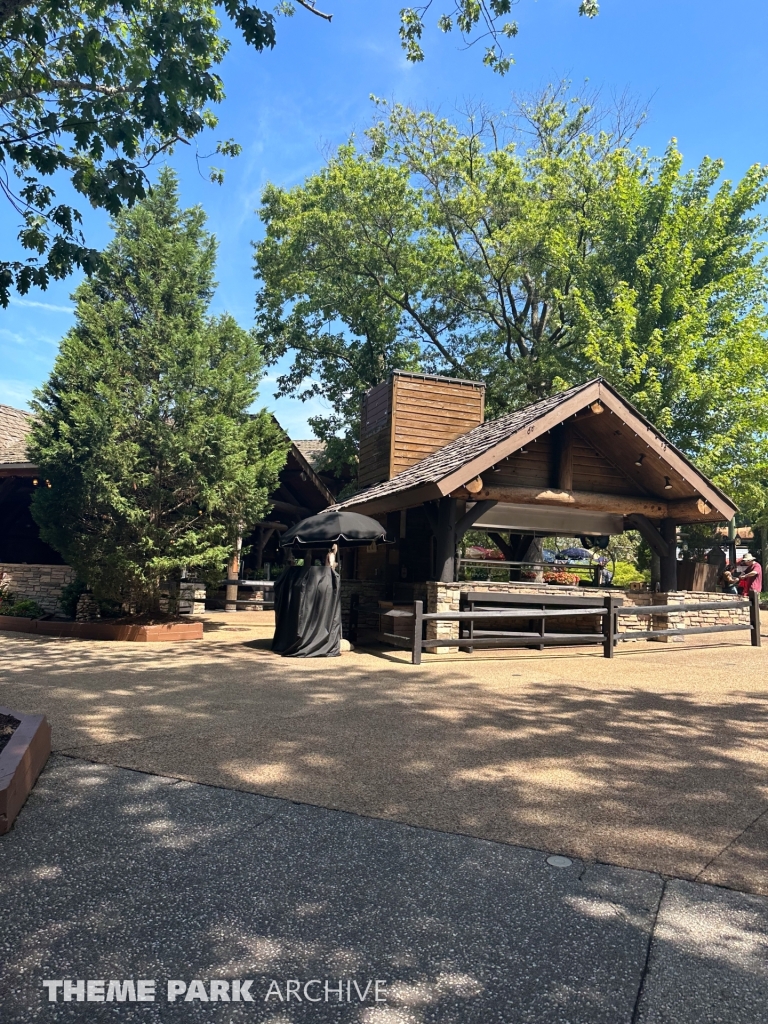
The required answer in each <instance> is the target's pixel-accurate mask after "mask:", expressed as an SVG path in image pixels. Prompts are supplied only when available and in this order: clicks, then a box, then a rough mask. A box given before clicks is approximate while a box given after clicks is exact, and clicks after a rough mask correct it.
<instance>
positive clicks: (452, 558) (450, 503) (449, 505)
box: [435, 498, 456, 583]
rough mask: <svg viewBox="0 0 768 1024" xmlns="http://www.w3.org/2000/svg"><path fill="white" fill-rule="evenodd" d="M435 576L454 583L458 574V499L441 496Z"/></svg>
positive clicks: (443, 581) (438, 511)
mask: <svg viewBox="0 0 768 1024" xmlns="http://www.w3.org/2000/svg"><path fill="white" fill-rule="evenodd" d="M436 540H437V545H436V553H435V577H436V578H437V580H438V582H440V583H453V581H454V577H455V575H456V499H455V498H441V499H440V504H439V505H438V509H437V532H436Z"/></svg>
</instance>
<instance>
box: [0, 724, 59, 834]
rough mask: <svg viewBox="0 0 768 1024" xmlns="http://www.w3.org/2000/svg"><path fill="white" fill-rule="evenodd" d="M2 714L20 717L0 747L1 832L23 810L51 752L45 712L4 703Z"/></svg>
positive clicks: (2, 832)
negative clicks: (32, 712)
mask: <svg viewBox="0 0 768 1024" xmlns="http://www.w3.org/2000/svg"><path fill="white" fill-rule="evenodd" d="M0 715H10V716H11V717H12V718H16V719H18V720H19V725H18V726H17V728H16V730H15V732H14V733H13V735H12V736H11V738H10V740H9V741H8V742H7V743H6V745H5V747H4V748H3V750H1V751H0V835H3V834H4V833H5V832H7V831H8V830H9V829H10V827H11V825H13V822H14V820H15V818H16V815H17V814H18V813H19V811H20V810H21V808H22V806H23V804H24V801H25V800H26V799H27V797H28V796H29V793H30V790H31V789H32V787H33V786H34V784H35V782H36V781H37V777H38V775H39V774H40V772H41V771H42V770H43V768H44V767H45V762H46V761H47V760H48V755H49V754H50V752H51V727H50V725H48V722H47V721H46V718H45V715H23V714H21V712H19V711H12V710H11V709H10V708H2V707H0Z"/></svg>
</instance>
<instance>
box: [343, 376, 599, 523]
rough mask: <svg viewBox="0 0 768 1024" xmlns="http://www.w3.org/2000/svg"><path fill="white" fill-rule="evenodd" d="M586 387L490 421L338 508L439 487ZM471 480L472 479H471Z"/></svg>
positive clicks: (535, 403) (571, 390) (348, 499)
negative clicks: (429, 487)
mask: <svg viewBox="0 0 768 1024" xmlns="http://www.w3.org/2000/svg"><path fill="white" fill-rule="evenodd" d="M584 387H586V385H581V386H580V387H576V388H571V389H570V390H569V391H563V392H561V393H560V394H559V395H553V396H552V397H550V398H543V399H542V400H541V401H540V402H534V403H533V405H527V406H525V408H524V409H518V410H517V411H516V412H510V413H507V415H506V416H501V417H499V419H497V420H486V421H485V423H481V424H480V426H479V427H475V428H474V429H473V430H470V431H469V433H467V434H462V435H461V437H457V438H456V440H455V441H451V443H450V444H447V445H446V446H445V448H440V449H439V450H438V451H436V452H433V454H432V455H428V456H427V457H426V459H422V460H421V462H417V463H416V465H415V466H411V467H410V468H409V469H405V470H403V472H402V473H398V474H397V476H393V477H392V479H391V480H385V481H384V482H383V483H380V484H375V485H374V486H373V487H368V488H367V489H366V490H364V491H361V492H360V493H359V494H355V495H353V496H352V497H351V498H347V500H346V501H344V502H341V503H340V504H339V505H338V506H337V507H339V508H341V507H348V506H352V505H358V504H361V503H362V502H367V501H370V500H372V499H375V498H383V497H386V496H387V495H389V494H397V493H400V492H402V491H408V490H411V489H412V488H417V487H423V486H424V485H425V484H437V483H439V481H441V480H443V479H444V478H446V477H448V476H450V475H451V474H453V473H455V472H456V471H458V470H460V469H461V468H462V467H463V466H464V465H465V464H466V463H467V462H468V461H469V460H471V459H476V458H477V457H478V456H480V455H483V454H484V453H485V452H487V451H489V450H490V449H491V448H494V447H495V446H496V445H497V444H499V442H500V441H504V440H505V439H506V438H508V437H510V436H511V435H512V434H514V433H516V432H517V431H519V430H520V429H521V428H522V427H525V426H527V425H528V424H529V423H533V422H535V421H536V419H538V418H539V417H540V416H543V415H544V414H545V413H547V412H550V411H551V410H552V409H554V408H556V407H557V406H558V405H560V404H561V403H562V401H563V400H564V399H565V398H566V397H567V396H571V395H575V394H578V392H579V391H581V390H583V388H584ZM467 479H471V475H470V477H468V478H467Z"/></svg>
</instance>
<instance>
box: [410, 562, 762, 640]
mask: <svg viewBox="0 0 768 1024" xmlns="http://www.w3.org/2000/svg"><path fill="white" fill-rule="evenodd" d="M470 591H473V592H476V591H482V592H484V593H488V595H489V597H490V595H491V594H493V593H497V594H498V593H501V594H530V595H531V596H532V597H533V596H536V595H543V594H546V595H547V596H552V597H555V596H557V595H559V594H563V595H565V594H569V595H572V596H575V597H601V598H604V597H608V596H611V595H612V596H615V597H618V598H619V599H620V600H621V601H622V603H623V604H624V605H635V606H640V605H642V606H647V607H648V609H649V612H648V614H643V613H642V612H638V613H636V614H632V615H622V616H620V618H619V632H633V631H635V630H644V629H648V624H649V621H651V620H652V623H653V625H652V628H653V629H674V628H675V627H678V626H679V627H694V626H712V625H731V624H744V625H747V624H748V623H749V609H748V608H724V609H722V610H719V609H711V610H704V611H693V610H690V611H686V612H680V613H675V612H669V613H665V614H663V615H652V613H651V612H650V609H651V608H652V607H653V605H655V604H656V605H658V604H683V603H685V604H704V603H707V604H709V603H711V602H715V601H718V602H720V601H722V602H727V601H734V600H738V598H737V597H736V596H735V595H734V594H719V593H709V592H708V593H704V592H694V591H689V590H679V591H675V592H673V593H669V594H652V593H650V592H649V591H642V590H640V591H637V590H631V591H624V590H611V589H606V588H605V587H554V586H551V585H548V584H546V583H488V582H486V581H482V580H466V581H463V582H461V583H437V582H434V581H430V582H429V583H428V584H427V602H426V606H425V608H424V610H425V611H428V612H452V611H453V612H457V611H459V607H460V602H461V595H462V594H466V593H469V592H470ZM599 622H600V620H599V619H598V618H597V617H595V618H594V619H593V618H592V617H591V616H580V617H578V618H573V619H568V618H566V617H563V618H562V619H560V618H558V619H556V620H555V623H553V626H552V631H553V632H560V631H565V630H567V632H569V633H570V632H573V633H578V632H584V633H595V632H600V631H601V629H602V627H601V626H600V625H599ZM494 625H495V626H498V627H500V628H503V626H502V623H500V622H499V623H495V624H494ZM458 636H459V623H458V622H434V621H430V622H427V632H426V639H427V640H440V639H441V638H443V639H446V640H447V639H456V638H457V637H458ZM652 639H653V640H656V641H659V642H667V643H668V642H669V641H671V640H682V637H653V638H652ZM431 649H432V648H431ZM433 649H434V650H438V651H440V652H441V653H442V652H443V651H448V650H450V648H442V647H441V648H438V647H435V648H433Z"/></svg>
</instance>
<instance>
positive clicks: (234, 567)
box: [224, 533, 243, 612]
mask: <svg viewBox="0 0 768 1024" xmlns="http://www.w3.org/2000/svg"><path fill="white" fill-rule="evenodd" d="M242 546H243V537H242V534H239V533H238V535H237V541H236V542H235V550H234V551H233V552H232V554H231V556H230V559H229V565H228V566H227V596H226V601H225V604H224V611H225V612H236V611H237V590H238V587H239V585H240V579H239V577H240V550H241V548H242Z"/></svg>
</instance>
